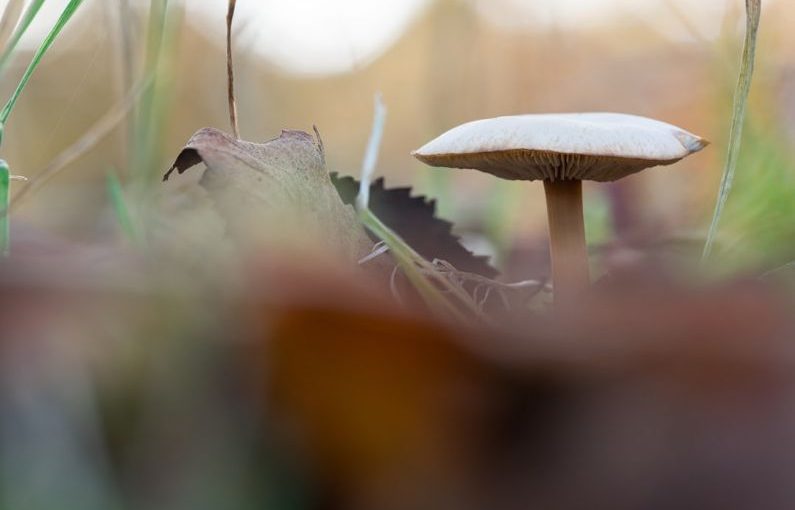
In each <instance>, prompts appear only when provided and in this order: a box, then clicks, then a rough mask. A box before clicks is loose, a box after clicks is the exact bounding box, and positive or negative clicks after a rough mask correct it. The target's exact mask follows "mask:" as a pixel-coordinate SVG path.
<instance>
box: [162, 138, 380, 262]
mask: <svg viewBox="0 0 795 510" xmlns="http://www.w3.org/2000/svg"><path fill="white" fill-rule="evenodd" d="M202 162H203V163H204V164H205V165H206V166H207V170H206V171H205V172H204V174H203V176H202V179H201V181H200V184H201V185H202V187H204V188H205V189H206V190H207V191H208V192H209V193H210V196H211V197H212V198H213V201H214V202H215V205H216V208H217V209H218V211H219V213H220V214H221V215H222V216H223V217H224V219H225V220H226V222H227V225H228V228H229V230H230V233H231V234H232V235H233V237H235V238H236V239H237V240H238V241H242V242H246V243H250V242H254V243H265V242H267V243H268V245H270V246H290V247H292V246H294V245H295V244H296V243H299V244H309V245H311V246H312V247H313V248H320V249H323V250H332V251H333V252H334V253H336V254H338V255H341V256H344V257H346V258H347V259H348V260H352V261H355V260H359V259H360V258H361V257H362V256H364V255H366V254H367V253H369V251H370V250H371V249H372V242H370V240H369V239H368V238H367V236H366V234H365V233H364V230H363V229H362V227H361V225H360V224H359V222H358V221H357V219H356V215H355V212H354V210H353V208H352V207H350V206H346V205H345V204H343V203H342V201H341V200H340V197H339V195H338V194H337V192H336V190H335V188H334V186H333V185H332V183H331V179H330V177H329V174H328V172H327V171H326V165H325V157H324V154H323V150H322V147H321V146H320V145H319V144H318V143H316V142H315V139H314V138H313V137H312V136H311V135H309V134H308V133H304V132H301V131H284V132H282V134H281V136H280V137H279V138H276V139H274V140H271V141H269V142H265V143H263V144H258V143H252V142H246V141H241V140H236V139H235V138H234V137H232V136H231V135H228V134H226V133H224V132H222V131H219V130H217V129H212V128H205V129H202V130H200V131H198V132H197V133H196V134H195V135H193V137H192V138H191V139H190V140H189V141H188V143H187V145H186V146H185V148H184V149H183V151H182V152H181V153H180V155H179V157H178V158H177V160H176V162H175V163H174V166H173V167H172V168H171V170H169V171H168V173H166V175H165V177H164V179H163V180H168V179H169V177H170V176H171V174H172V173H173V172H174V171H175V170H176V171H177V172H179V173H180V174H182V173H183V172H185V171H186V170H188V169H189V168H191V167H193V166H195V165H198V164H199V163H202ZM285 241H287V242H288V244H287V245H285V244H283V243H284V242H285Z"/></svg>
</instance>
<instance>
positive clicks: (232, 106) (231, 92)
mask: <svg viewBox="0 0 795 510" xmlns="http://www.w3.org/2000/svg"><path fill="white" fill-rule="evenodd" d="M236 5H237V0H229V10H228V12H227V14H226V74H227V81H228V83H227V88H228V96H229V123H230V124H231V125H232V133H233V134H234V135H235V138H237V139H238V140H240V126H239V125H238V120H237V98H236V97H235V64H234V58H233V51H232V25H233V23H234V21H235V7H236Z"/></svg>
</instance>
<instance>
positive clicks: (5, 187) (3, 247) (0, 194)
mask: <svg viewBox="0 0 795 510" xmlns="http://www.w3.org/2000/svg"><path fill="white" fill-rule="evenodd" d="M10 186H11V171H10V170H9V168H8V163H6V162H5V161H3V160H0V215H2V216H0V256H3V257H7V256H8V254H9V253H10V248H11V242H10V232H11V228H10V226H11V223H10V221H9V218H8V205H9V203H10V201H11V191H10Z"/></svg>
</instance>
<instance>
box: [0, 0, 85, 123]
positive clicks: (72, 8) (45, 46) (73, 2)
mask: <svg viewBox="0 0 795 510" xmlns="http://www.w3.org/2000/svg"><path fill="white" fill-rule="evenodd" d="M82 3H83V0H70V2H69V3H68V4H67V5H66V7H64V10H63V12H62V13H61V16H60V17H59V18H58V21H57V22H56V23H55V26H54V27H53V28H52V30H50V33H49V34H47V37H45V38H44V41H43V42H42V43H41V46H39V49H38V50H37V51H36V53H35V54H34V55H33V60H31V62H30V65H29V66H28V68H27V70H26V71H25V74H24V75H22V79H21V80H20V81H19V85H17V88H16V89H15V90H14V93H13V94H11V98H10V99H9V100H8V102H7V103H6V105H5V107H4V108H3V110H2V111H0V127H4V126H5V125H6V123H7V122H8V117H9V116H10V115H11V112H12V111H13V110H14V106H15V105H16V104H17V100H18V99H19V96H20V95H22V91H23V90H24V89H25V86H26V85H27V84H28V82H29V81H30V78H31V76H33V73H34V71H36V68H37V67H38V66H39V63H40V62H41V60H42V58H44V55H45V54H46V53H47V51H49V49H50V48H51V47H52V45H53V43H54V42H55V39H57V37H58V35H59V34H60V33H61V31H62V30H63V28H64V27H65V26H66V24H67V23H68V22H69V20H70V19H71V18H72V16H73V15H74V13H75V12H76V11H77V9H78V7H80V4H82Z"/></svg>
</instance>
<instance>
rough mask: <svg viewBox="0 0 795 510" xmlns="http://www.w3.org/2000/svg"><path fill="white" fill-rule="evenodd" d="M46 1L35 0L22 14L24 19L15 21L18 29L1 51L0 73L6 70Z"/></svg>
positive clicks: (21, 2) (19, 2) (20, 2)
mask: <svg viewBox="0 0 795 510" xmlns="http://www.w3.org/2000/svg"><path fill="white" fill-rule="evenodd" d="M15 1H16V0H15ZM44 1H45V0H33V1H32V2H31V3H30V5H29V6H28V8H27V10H26V11H25V14H24V15H23V16H22V20H21V21H20V22H19V23H18V24H16V23H15V25H16V30H14V33H13V34H12V35H11V38H10V39H9V40H8V44H7V45H6V46H5V47H4V48H3V52H2V53H0V73H2V72H3V70H5V68H6V66H7V65H8V62H9V60H10V59H11V55H12V54H13V53H14V50H16V49H17V45H18V44H19V41H20V40H21V39H22V36H23V35H25V32H27V31H28V28H29V27H30V24H31V23H33V20H34V19H36V15H38V14H39V11H40V10H41V7H42V6H43V5H44ZM16 3H18V4H24V3H25V2H24V1H18V2H16ZM20 7H21V6H20Z"/></svg>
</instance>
